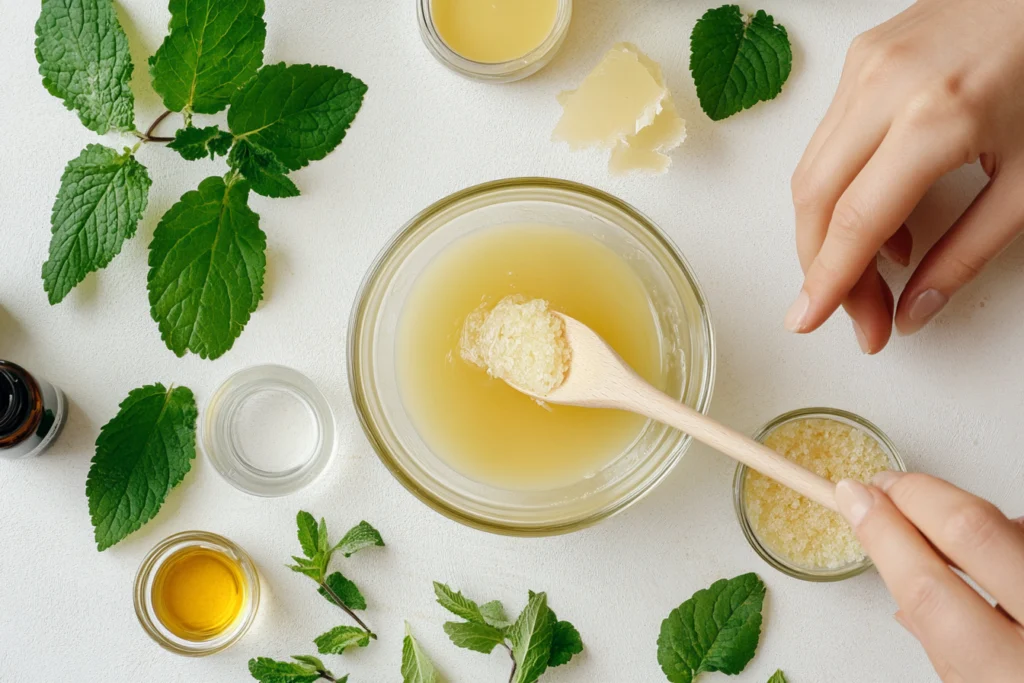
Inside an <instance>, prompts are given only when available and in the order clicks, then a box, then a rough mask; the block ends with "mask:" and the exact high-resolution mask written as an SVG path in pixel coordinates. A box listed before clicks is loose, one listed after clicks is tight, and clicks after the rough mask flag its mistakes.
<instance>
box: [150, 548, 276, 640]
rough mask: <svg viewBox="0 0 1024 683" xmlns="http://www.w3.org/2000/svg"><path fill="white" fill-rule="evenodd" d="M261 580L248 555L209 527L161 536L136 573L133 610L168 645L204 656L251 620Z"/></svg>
mask: <svg viewBox="0 0 1024 683" xmlns="http://www.w3.org/2000/svg"><path fill="white" fill-rule="evenodd" d="M259 604H260V580H259V575H258V574H257V572H256V566H255V565H254V564H253V562H252V560H251V559H250V558H249V555H247V554H246V552H245V551H244V550H242V549H241V548H239V547H238V546H237V545H235V544H234V543H232V542H231V541H229V540H228V539H226V538H224V537H223V536H218V535H217V534H212V533H209V532H206V531H183V532H181V533H178V534H174V535H173V536H170V537H169V538H167V539H165V540H163V541H161V542H160V543H159V544H157V546H156V547H155V548H153V550H151V551H150V552H149V554H148V555H146V559H144V560H143V561H142V565H141V566H140V567H139V572H138V574H136V576H135V614H136V615H137V616H138V618H139V623H140V624H142V628H143V630H144V631H145V632H146V633H147V635H149V637H150V638H152V639H153V640H154V641H156V642H157V644H159V645H160V646H161V647H163V648H164V649H167V650H170V651H171V652H174V653H175V654H179V655H184V656H186V657H203V656H206V655H211V654H213V653H215V652H220V651H221V650H223V649H225V648H227V647H230V646H231V645H233V644H234V643H235V642H237V641H238V639H239V638H241V637H242V636H243V635H245V632H246V631H248V630H249V627H250V626H252V622H253V620H254V619H255V618H256V610H257V609H258V608H259Z"/></svg>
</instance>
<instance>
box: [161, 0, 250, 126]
mask: <svg viewBox="0 0 1024 683" xmlns="http://www.w3.org/2000/svg"><path fill="white" fill-rule="evenodd" d="M170 10H171V23H170V27H169V28H170V32H169V33H168V34H167V37H166V38H164V42H163V44H161V45H160V47H159V49H157V51H156V54H154V55H153V56H152V57H151V58H150V60H149V70H150V73H151V75H152V76H153V89H154V90H156V91H157V93H159V94H160V97H161V98H163V101H164V105H165V106H166V107H167V108H168V109H170V110H171V111H181V112H185V114H186V119H188V118H190V115H191V113H192V112H198V113H200V114H214V113H216V112H219V111H220V110H221V109H223V108H224V107H226V106H227V105H228V102H230V101H231V96H232V95H234V94H235V92H236V91H237V90H238V89H239V88H241V87H242V85H244V84H245V82H246V81H248V80H249V79H250V78H252V77H253V76H255V75H256V70H257V69H259V68H260V65H261V64H263V45H264V43H265V42H266V39H267V24H266V22H264V21H263V0H171V4H170Z"/></svg>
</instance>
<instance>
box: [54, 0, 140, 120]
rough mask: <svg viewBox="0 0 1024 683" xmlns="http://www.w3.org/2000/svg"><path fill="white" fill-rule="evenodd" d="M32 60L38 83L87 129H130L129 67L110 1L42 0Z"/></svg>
mask: <svg viewBox="0 0 1024 683" xmlns="http://www.w3.org/2000/svg"><path fill="white" fill-rule="evenodd" d="M36 61H38V62H39V73H40V75H41V76H42V77H43V86H44V87H45V88H46V89H47V90H48V91H49V92H50V94H51V95H54V96H55V97H59V98H60V99H61V100H63V101H64V106H65V107H67V108H68V109H71V110H73V111H75V112H76V113H77V114H78V118H79V119H80V120H81V121H82V125H84V126H85V127H86V128H88V129H89V130H92V131H95V132H97V133H99V134H100V135H103V134H104V133H106V132H108V131H110V130H120V131H125V132H127V131H132V130H134V129H135V96H134V95H133V94H132V90H131V87H130V85H129V83H130V81H131V77H132V70H133V69H134V66H133V65H132V58H131V54H130V53H129V51H128V37H127V36H126V35H125V33H124V29H122V28H121V24H120V23H119V22H118V21H117V14H116V13H115V11H114V4H113V2H112V0H43V2H42V11H41V12H40V14H39V20H38V21H37V22H36Z"/></svg>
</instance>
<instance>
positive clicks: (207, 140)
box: [167, 126, 235, 161]
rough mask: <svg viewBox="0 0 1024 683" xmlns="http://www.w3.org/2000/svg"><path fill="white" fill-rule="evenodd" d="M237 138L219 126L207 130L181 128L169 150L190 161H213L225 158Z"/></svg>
mask: <svg viewBox="0 0 1024 683" xmlns="http://www.w3.org/2000/svg"><path fill="white" fill-rule="evenodd" d="M234 139H235V136H234V135H232V134H231V133H229V132H227V131H226V130H221V129H220V128H218V127H217V126H207V127H206V128H195V127H193V126H188V127H187V128H180V129H178V132H176V133H175V134H174V140H172V141H171V142H168V143H167V147H168V148H169V149H173V150H174V151H175V152H177V153H178V154H180V155H181V156H182V157H183V158H185V159H187V160H188V161H198V160H199V159H203V158H205V157H210V158H211V159H214V158H216V157H217V156H224V155H225V154H227V153H228V150H229V149H230V148H231V143H232V142H233V141H234Z"/></svg>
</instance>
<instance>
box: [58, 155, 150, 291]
mask: <svg viewBox="0 0 1024 683" xmlns="http://www.w3.org/2000/svg"><path fill="white" fill-rule="evenodd" d="M152 184H153V182H152V181H151V180H150V179H149V173H147V172H146V167H145V166H143V165H142V164H140V163H139V162H138V161H136V160H135V157H134V156H132V155H131V153H130V152H127V151H126V152H125V153H124V154H118V153H117V152H115V151H114V150H112V149H110V148H109V147H104V146H103V145H89V146H87V147H86V148H85V149H84V150H82V153H81V154H79V155H78V157H76V158H75V159H72V160H71V161H70V162H68V165H67V167H66V168H65V169H64V175H63V176H61V179H60V190H59V191H58V192H57V201H55V202H54V204H53V213H52V214H51V217H50V222H51V225H52V227H51V230H52V232H53V236H52V237H51V238H50V257H49V258H48V259H47V260H46V263H44V264H43V288H44V289H45V290H46V293H47V295H48V297H49V300H50V303H51V304H57V303H60V302H61V301H63V300H64V297H66V296H67V295H68V293H69V292H70V291H71V290H72V289H73V288H74V287H75V285H77V284H78V283H79V282H81V281H82V280H84V279H85V276H86V275H88V274H89V273H91V272H93V271H95V270H99V269H100V268H103V267H105V266H106V265H107V264H108V263H110V261H111V260H112V259H113V258H114V257H115V256H117V255H118V254H119V253H120V252H121V247H122V245H123V244H124V241H125V240H127V239H131V238H132V237H133V236H134V235H135V230H136V228H138V225H139V219H140V218H142V214H143V212H144V211H145V210H146V203H147V201H148V198H149V187H150V185H152Z"/></svg>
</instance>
